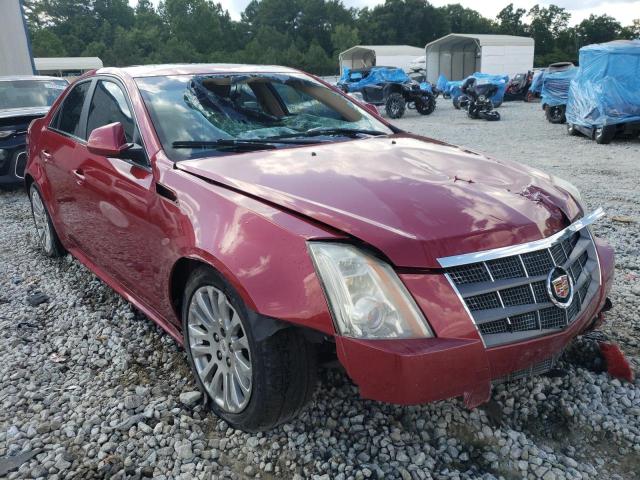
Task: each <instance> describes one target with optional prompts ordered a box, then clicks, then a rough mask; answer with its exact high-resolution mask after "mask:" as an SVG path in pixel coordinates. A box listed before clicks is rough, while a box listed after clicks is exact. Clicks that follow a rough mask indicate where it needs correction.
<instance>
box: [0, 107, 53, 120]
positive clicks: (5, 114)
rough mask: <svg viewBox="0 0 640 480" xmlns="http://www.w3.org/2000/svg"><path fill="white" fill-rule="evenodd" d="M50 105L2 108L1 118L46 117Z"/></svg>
mask: <svg viewBox="0 0 640 480" xmlns="http://www.w3.org/2000/svg"><path fill="white" fill-rule="evenodd" d="M49 108H50V107H21V108H0V118H13V117H24V116H42V117H44V116H45V115H46V114H47V112H48V111H49Z"/></svg>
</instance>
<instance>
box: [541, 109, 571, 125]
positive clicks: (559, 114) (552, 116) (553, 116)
mask: <svg viewBox="0 0 640 480" xmlns="http://www.w3.org/2000/svg"><path fill="white" fill-rule="evenodd" d="M564 112H565V106H564V105H556V106H554V107H549V106H547V108H545V109H544V115H545V116H546V117H547V121H548V122H549V123H564V122H566V121H567V118H566V117H565V115H564Z"/></svg>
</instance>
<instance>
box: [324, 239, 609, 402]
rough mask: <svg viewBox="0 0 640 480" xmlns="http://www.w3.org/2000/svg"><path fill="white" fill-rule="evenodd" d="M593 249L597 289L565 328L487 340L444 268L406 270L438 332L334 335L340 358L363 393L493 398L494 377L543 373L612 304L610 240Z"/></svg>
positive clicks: (392, 398)
mask: <svg viewBox="0 0 640 480" xmlns="http://www.w3.org/2000/svg"><path fill="white" fill-rule="evenodd" d="M589 235H590V233H589ZM593 248H594V249H595V251H596V252H597V258H598V263H599V268H598V273H599V279H598V280H599V281H598V282H597V284H596V286H595V292H593V293H592V294H591V297H590V299H589V302H588V304H587V305H582V306H581V309H580V311H579V313H578V314H577V315H576V317H575V318H574V319H573V320H572V321H571V322H570V323H569V324H567V325H565V326H564V327H563V328H561V329H556V330H555V331H553V332H551V333H549V331H544V332H543V333H541V334H540V336H529V337H528V338H526V339H523V340H519V341H515V342H510V343H505V344H501V345H495V346H487V345H486V342H485V339H484V338H483V336H482V335H481V333H480V329H479V328H478V327H477V326H476V324H474V321H473V320H472V317H471V313H470V312H469V310H468V309H467V308H465V305H464V303H462V304H461V301H462V300H461V297H460V296H459V292H458V291H457V289H456V287H455V285H454V284H453V283H451V282H450V281H449V279H448V278H447V276H446V275H442V274H438V275H425V274H403V275H401V278H402V280H403V282H404V283H405V285H406V286H407V288H408V289H409V290H410V291H411V292H412V294H413V295H414V297H415V299H416V301H417V303H418V304H419V306H420V307H421V309H422V310H423V312H424V314H425V316H426V317H427V318H428V319H429V322H430V323H431V326H432V328H433V329H434V331H435V333H436V338H425V339H397V340H362V339H354V338H348V337H336V347H337V353H338V357H339V359H340V361H341V363H342V364H343V365H344V367H345V369H346V370H347V373H348V375H349V376H350V377H351V379H352V380H353V381H354V382H355V383H356V384H357V385H358V386H359V388H360V394H361V396H362V397H364V398H368V399H373V400H379V401H383V402H388V403H395V404H403V405H409V404H420V403H427V402H432V401H436V400H442V399H446V398H452V397H459V396H462V397H463V398H464V401H465V404H466V405H467V406H468V407H470V408H472V407H475V406H477V405H479V404H481V403H483V402H485V401H487V400H488V399H489V397H490V393H491V387H492V385H493V384H494V383H496V382H499V381H501V380H504V379H509V378H513V375H514V373H519V372H530V373H538V372H541V371H542V369H544V366H545V365H549V364H550V362H551V361H552V360H553V359H556V358H557V357H559V355H560V354H561V353H562V351H563V349H564V348H565V346H566V345H567V344H568V343H569V342H570V341H571V340H572V339H573V338H574V337H576V336H577V335H579V334H580V333H582V332H584V331H586V330H590V329H592V328H594V327H595V326H596V325H597V322H598V321H601V319H602V313H601V312H602V311H603V310H604V309H605V307H607V306H608V305H609V304H608V303H607V302H608V299H607V294H608V292H609V290H610V289H611V285H612V282H613V270H614V255H613V250H612V249H611V247H610V246H608V245H607V244H606V243H604V242H602V241H600V240H598V239H595V238H594V239H593ZM470 317H471V318H470ZM485 337H486V335H485Z"/></svg>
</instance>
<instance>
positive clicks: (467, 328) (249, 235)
mask: <svg viewBox="0 0 640 480" xmlns="http://www.w3.org/2000/svg"><path fill="white" fill-rule="evenodd" d="M269 69H272V67H247V66H227V67H221V66H202V65H191V66H188V65H185V66H174V67H168V66H158V67H132V68H127V69H111V68H107V69H102V70H99V71H98V72H93V73H91V74H89V75H87V76H85V77H84V78H93V77H96V76H98V77H99V76H101V75H105V76H110V77H117V78H118V79H119V80H120V81H121V82H122V84H123V85H124V86H125V88H126V90H127V93H128V96H129V98H130V101H131V104H132V109H133V112H134V114H135V118H136V120H137V123H138V128H139V130H140V134H141V137H142V140H143V143H144V147H145V150H146V153H147V157H148V159H149V165H148V167H145V166H140V165H136V164H134V163H132V162H130V161H127V160H125V159H123V158H115V157H118V156H119V154H120V153H122V150H121V149H122V145H123V144H124V143H125V142H124V133H123V132H122V131H121V127H118V126H114V125H107V126H105V127H102V128H100V129H97V130H96V131H94V132H92V134H91V135H90V137H89V141H88V142H84V141H81V140H78V139H76V138H71V137H68V136H65V135H63V134H61V133H59V132H56V131H54V130H51V129H49V128H48V127H47V125H48V124H49V122H50V120H51V118H52V116H53V115H54V114H55V112H56V111H57V106H58V105H59V103H60V102H61V101H62V99H63V98H64V97H65V95H62V96H61V97H60V99H59V100H58V102H56V104H55V105H54V107H53V108H52V109H51V112H50V113H49V114H48V115H47V116H46V117H45V118H43V119H41V120H37V121H36V122H34V123H33V124H32V126H31V128H30V130H29V136H30V147H29V148H30V150H29V164H28V167H27V172H28V175H29V176H30V177H31V178H33V180H34V181H35V182H36V183H37V184H38V186H39V187H40V189H41V191H42V192H43V196H44V199H45V202H46V204H47V206H48V208H49V211H50V212H51V214H52V218H53V222H54V225H55V227H56V229H57V231H58V233H59V234H60V237H61V240H62V242H63V243H64V245H65V247H66V248H67V249H68V250H69V251H70V252H71V253H72V254H73V255H74V256H75V257H77V258H78V259H79V260H80V261H81V262H83V263H84V264H85V265H87V266H88V267H89V268H90V269H91V270H93V271H94V272H95V273H96V274H97V275H98V276H99V277H100V278H102V279H103V280H104V281H105V282H106V283H107V284H108V285H110V286H111V287H112V288H114V289H115V290H116V291H117V292H118V293H120V294H121V295H123V296H124V297H125V298H126V299H127V300H128V301H130V302H131V303H133V304H134V305H136V306H137V307H138V308H140V309H141V310H142V311H143V312H144V313H145V314H146V315H147V316H149V317H150V318H152V319H153V320H154V321H156V322H157V323H158V324H159V325H161V326H162V327H163V328H164V329H165V330H167V331H168V332H169V333H170V334H171V335H172V336H173V337H174V338H175V339H176V340H178V341H179V342H181V341H182V339H181V333H180V321H179V318H178V316H177V314H176V311H175V308H174V305H173V304H172V301H171V297H170V292H171V275H172V273H173V271H174V269H175V266H176V264H177V262H178V261H180V260H181V259H185V258H188V259H194V260H198V261H201V262H203V263H206V264H209V265H211V266H213V267H214V268H216V269H217V270H219V271H220V272H221V273H222V274H223V275H224V276H225V277H226V278H227V279H228V280H229V281H230V282H231V284H232V285H233V286H234V287H235V288H236V289H237V291H238V292H239V294H240V295H241V297H242V298H243V299H244V301H245V302H246V304H247V306H248V307H249V308H250V309H252V310H254V311H256V312H259V313H260V314H262V315H267V316H270V317H275V318H279V319H282V320H284V321H286V322H291V323H293V324H296V325H300V326H304V327H308V328H312V329H314V330H318V331H320V332H323V333H325V334H326V335H328V336H334V337H335V339H336V345H337V351H338V356H339V359H340V361H341V362H342V363H343V365H344V366H345V368H346V369H347V372H348V373H349V375H350V376H351V377H352V378H353V380H354V381H355V382H356V383H357V384H358V385H359V386H360V389H361V392H362V395H363V396H365V397H367V398H373V399H378V400H383V401H389V402H395V403H421V402H427V401H433V400H438V399H443V398H448V397H452V396H458V395H462V396H464V398H465V401H466V403H467V404H468V405H470V406H473V405H477V404H478V403H481V402H483V401H485V400H486V399H487V398H488V396H489V392H490V385H491V383H490V382H491V379H492V378H496V377H497V376H500V375H503V374H505V373H508V372H510V371H514V370H517V369H519V368H521V367H523V366H526V365H525V364H527V362H528V363H531V362H533V361H537V360H539V359H543V358H547V357H549V356H551V355H552V354H554V353H555V352H557V351H560V349H562V348H563V347H564V345H566V343H567V342H568V341H570V340H571V338H573V337H574V336H575V335H576V334H577V333H578V332H579V331H580V330H581V329H583V328H586V327H587V326H588V324H589V322H590V321H591V320H592V319H593V317H594V316H595V315H596V314H597V313H598V311H599V309H600V308H601V306H602V305H603V303H604V300H605V297H606V294H607V292H608V290H609V288H610V286H611V282H612V275H613V252H612V251H611V249H610V247H608V246H607V245H606V244H604V243H603V242H600V241H598V242H597V246H598V252H599V254H600V261H601V267H602V279H601V280H602V287H601V289H600V293H599V295H598V300H597V302H594V303H593V305H591V307H590V308H589V309H588V311H587V312H586V313H585V314H584V315H583V316H582V317H581V318H579V319H577V320H576V321H575V322H574V324H573V325H572V326H571V327H570V328H569V329H567V330H565V331H563V332H561V333H558V334H556V335H551V336H547V337H544V338H541V339H535V340H530V341H528V342H521V343H518V344H515V345H512V346H504V347H498V348H494V349H490V350H486V349H485V348H484V347H483V345H482V341H481V340H480V337H479V336H478V333H477V331H476V329H475V326H474V325H473V323H472V322H471V320H470V318H469V316H468V314H467V313H466V311H465V310H464V308H463V307H462V304H461V302H460V300H459V299H458V297H457V296H456V294H455V292H454V291H453V289H452V287H451V285H450V284H449V283H448V282H447V280H446V279H445V278H444V276H442V274H441V273H439V270H438V263H437V261H436V259H437V258H438V257H443V256H448V255H454V254H461V253H468V252H473V251H478V250H486V249H491V248H497V247H503V246H507V245H512V244H519V243H523V242H527V241H532V240H538V239H540V238H543V237H547V236H549V235H551V234H553V233H555V232H557V231H558V230H560V229H562V228H564V227H565V226H566V225H567V224H568V222H569V221H571V220H573V219H575V218H576V217H577V216H579V214H580V213H581V212H580V209H579V207H578V205H577V204H576V203H575V202H574V201H573V200H572V198H571V197H570V196H569V195H568V194H567V193H566V192H564V191H562V190H559V189H557V188H556V187H554V186H553V184H552V182H551V180H550V178H549V176H547V175H545V174H543V173H541V172H538V171H535V170H533V169H530V168H528V167H525V166H522V165H518V164H515V163H510V162H497V161H494V160H491V159H488V158H486V157H483V156H480V155H477V154H474V153H472V152H469V151H466V150H463V149H460V148H457V147H454V146H450V145H446V144H444V143H442V142H438V141H435V140H430V139H425V138H422V137H418V136H416V135H410V134H396V135H394V136H392V137H390V138H371V139H366V140H351V141H341V142H335V143H331V144H323V145H314V146H304V147H294V148H285V149H279V150H273V151H260V152H253V153H246V154H234V155H230V156H226V157H225V156H221V157H216V158H211V159H200V160H193V161H185V162H180V163H178V164H175V165H174V163H173V162H172V161H170V160H169V159H168V158H167V157H166V156H165V154H164V152H163V151H162V148H161V144H160V142H159V141H158V138H157V136H156V133H155V130H154V128H153V125H152V122H151V119H150V117H149V115H148V113H147V111H146V108H145V106H144V103H143V101H142V98H141V95H140V93H139V92H138V90H137V87H136V84H135V81H134V77H136V76H152V75H174V74H194V73H219V72H238V73H247V72H252V71H261V72H266V71H268V70H269ZM312 152H314V153H315V155H314V156H312V155H311V153H312ZM158 185H160V186H161V188H160V189H158ZM159 191H168V192H172V194H171V195H169V196H168V197H167V196H163V195H161V194H159V193H158V192H159ZM346 238H357V239H359V240H360V241H361V242H363V243H366V244H368V245H370V246H371V247H373V248H374V249H377V250H378V251H379V252H380V253H381V254H382V255H384V256H386V257H387V258H388V259H389V261H390V262H391V263H392V264H393V265H395V266H396V267H402V268H400V271H401V272H402V273H401V275H400V277H401V279H402V281H403V282H404V283H405V285H406V286H407V288H408V289H409V291H410V292H411V293H412V294H413V296H414V298H415V299H416V302H417V303H418V305H419V306H420V308H421V309H422V311H423V313H424V315H425V317H426V318H427V319H428V321H429V323H430V325H431V327H432V329H433V330H434V332H435V334H436V338H432V339H418V340H384V341H382V340H378V341H365V340H354V339H349V338H343V337H340V336H338V335H336V332H335V330H334V327H333V323H332V320H331V315H330V313H329V310H328V307H327V303H326V300H325V297H324V294H323V292H322V289H321V286H320V282H319V280H318V278H317V276H316V273H315V270H314V268H313V265H312V262H311V259H310V257H309V254H308V251H307V241H308V240H310V239H346Z"/></svg>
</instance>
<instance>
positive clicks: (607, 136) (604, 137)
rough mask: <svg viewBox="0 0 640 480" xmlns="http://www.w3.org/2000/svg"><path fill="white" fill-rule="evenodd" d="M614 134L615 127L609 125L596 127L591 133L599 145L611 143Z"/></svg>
mask: <svg viewBox="0 0 640 480" xmlns="http://www.w3.org/2000/svg"><path fill="white" fill-rule="evenodd" d="M615 136H616V128H615V127H612V126H611V125H609V126H604V127H598V128H596V130H595V132H594V134H593V139H594V140H595V141H596V143H599V144H600V145H606V144H608V143H611V140H613V137H615Z"/></svg>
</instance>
